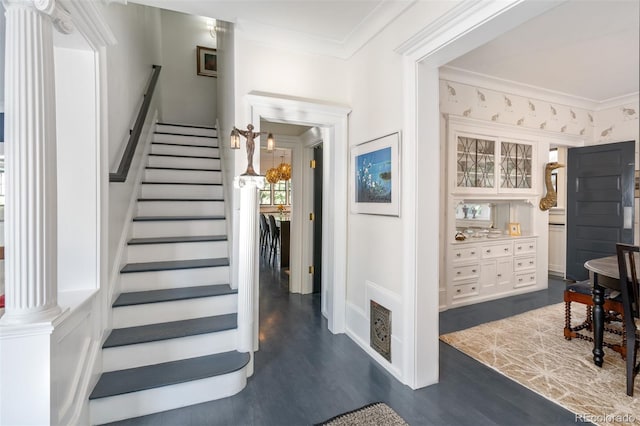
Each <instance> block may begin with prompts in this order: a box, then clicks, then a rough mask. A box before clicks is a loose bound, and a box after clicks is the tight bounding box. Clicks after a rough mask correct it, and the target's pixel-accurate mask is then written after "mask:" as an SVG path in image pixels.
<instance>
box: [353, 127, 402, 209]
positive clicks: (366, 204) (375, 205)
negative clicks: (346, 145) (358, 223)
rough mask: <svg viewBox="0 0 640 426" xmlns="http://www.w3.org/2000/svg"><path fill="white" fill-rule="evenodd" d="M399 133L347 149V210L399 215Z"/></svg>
mask: <svg viewBox="0 0 640 426" xmlns="http://www.w3.org/2000/svg"><path fill="white" fill-rule="evenodd" d="M399 150H400V133H399V132H396V133H392V134H390V135H387V136H383V137H381V138H378V139H374V140H371V141H368V142H365V143H362V144H360V145H356V146H354V147H352V148H351V189H352V196H351V211H352V212H354V213H364V214H379V215H388V216H400V156H399Z"/></svg>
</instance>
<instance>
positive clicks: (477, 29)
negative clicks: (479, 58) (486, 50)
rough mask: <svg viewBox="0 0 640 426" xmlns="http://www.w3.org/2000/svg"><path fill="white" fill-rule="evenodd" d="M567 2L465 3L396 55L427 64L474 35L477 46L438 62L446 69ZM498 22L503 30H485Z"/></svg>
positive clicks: (470, 0)
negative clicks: (472, 52)
mask: <svg viewBox="0 0 640 426" xmlns="http://www.w3.org/2000/svg"><path fill="white" fill-rule="evenodd" d="M564 1H566V0H550V1H531V0H529V1H528V0H511V1H498V0H463V1H462V2H461V3H459V4H458V5H456V6H454V7H453V8H452V9H450V10H448V11H447V12H446V13H445V14H443V15H442V16H440V17H439V18H437V19H436V20H435V21H432V22H431V23H430V24H429V25H427V26H426V27H425V28H423V29H422V30H421V31H419V32H418V33H416V34H415V35H414V36H412V37H410V38H409V39H408V40H406V41H405V42H403V43H402V44H400V45H399V46H398V47H397V48H396V49H395V51H396V52H397V53H399V54H401V55H405V56H408V57H411V58H414V59H416V60H424V59H426V58H429V57H434V56H435V55H436V54H439V55H443V53H442V52H443V51H444V50H445V49H444V48H445V47H447V46H448V45H451V44H452V43H454V42H455V41H456V40H460V39H463V38H464V37H466V36H468V35H469V34H470V33H473V36H474V39H477V43H476V45H475V46H472V45H471V44H468V45H465V50H459V51H458V50H457V49H446V56H443V57H441V58H438V60H436V61H435V62H438V63H440V64H441V65H444V64H446V63H447V62H449V61H451V60H453V59H455V58H457V57H459V56H461V55H463V54H465V53H467V52H468V51H470V50H473V49H475V48H477V47H478V46H480V45H482V44H484V43H486V42H487V41H488V40H491V39H493V38H494V37H496V36H497V35H499V34H502V33H504V32H506V31H508V30H509V29H512V28H514V27H517V26H518V25H520V24H521V23H522V22H525V21H526V20H528V19H531V18H532V17H533V16H536V15H539V14H541V13H544V12H546V11H548V10H549V9H552V8H554V7H556V6H557V5H559V4H561V3H563V2H564ZM494 19H497V20H498V21H499V22H500V25H499V29H498V26H492V27H491V28H490V29H487V28H486V26H485V27H484V28H483V25H484V24H486V23H487V22H489V21H491V20H494ZM458 45H461V44H460V43H458ZM425 52H427V53H425ZM416 55H418V56H419V57H416Z"/></svg>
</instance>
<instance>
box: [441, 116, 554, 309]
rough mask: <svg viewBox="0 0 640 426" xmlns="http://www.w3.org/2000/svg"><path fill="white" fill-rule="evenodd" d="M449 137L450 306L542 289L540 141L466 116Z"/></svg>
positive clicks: (456, 121) (453, 121)
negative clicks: (538, 213) (513, 230)
mask: <svg viewBox="0 0 640 426" xmlns="http://www.w3.org/2000/svg"><path fill="white" fill-rule="evenodd" d="M452 118H453V119H452ZM447 138H448V143H447V165H448V167H447V197H446V198H447V206H448V210H447V212H446V215H447V218H448V219H447V228H446V229H447V235H446V238H445V245H446V252H445V263H446V268H445V271H446V272H445V274H446V278H445V287H446V289H445V291H446V297H445V300H444V301H445V304H446V307H455V306H462V305H468V304H472V303H478V302H481V301H486V300H491V299H497V298H501V297H506V296H510V295H514V294H518V293H524V292H528V291H534V290H537V289H538V288H537V286H538V284H539V283H540V282H541V280H540V279H539V278H538V253H539V250H538V236H537V234H536V232H535V224H534V222H535V221H534V217H535V210H534V209H536V208H537V206H536V205H535V203H536V201H537V196H538V192H539V180H538V179H537V177H536V175H537V174H538V171H539V170H540V169H541V167H542V165H541V164H540V163H539V161H538V158H537V148H538V147H537V145H536V141H535V140H527V139H526V137H523V136H519V135H518V133H517V132H514V131H513V129H511V130H509V129H505V128H504V127H500V126H491V125H488V124H486V123H484V124H482V123H477V122H474V121H473V120H466V119H464V118H462V117H450V118H449V120H448V132H447ZM545 151H546V150H545ZM514 223H517V224H518V225H519V226H518V228H519V230H520V232H521V235H510V234H509V231H508V230H509V225H510V224H514ZM456 236H457V237H458V238H459V239H462V238H464V240H457V239H456ZM545 254H546V253H545ZM545 257H546V256H545Z"/></svg>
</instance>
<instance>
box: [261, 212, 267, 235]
mask: <svg viewBox="0 0 640 426" xmlns="http://www.w3.org/2000/svg"><path fill="white" fill-rule="evenodd" d="M260 231H262V232H269V225H268V224H267V217H266V216H265V215H264V213H260Z"/></svg>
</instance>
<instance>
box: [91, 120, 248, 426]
mask: <svg viewBox="0 0 640 426" xmlns="http://www.w3.org/2000/svg"><path fill="white" fill-rule="evenodd" d="M134 216H135V217H134V218H133V226H132V228H133V231H132V238H131V239H130V240H129V241H128V245H127V262H128V263H127V264H126V265H125V266H124V267H123V268H122V270H121V271H120V283H121V288H122V293H121V294H120V295H119V296H118V298H117V300H116V301H115V302H114V303H113V306H112V310H113V312H112V320H113V323H112V326H113V330H112V331H111V334H110V335H109V336H108V338H107V339H106V341H105V343H104V345H103V347H102V359H103V370H102V371H103V374H102V376H101V377H100V379H99V381H98V383H97V384H96V386H95V388H94V389H93V392H92V393H91V395H90V397H89V399H90V411H91V423H92V424H102V423H107V422H112V421H116V420H122V419H126V418H131V417H137V416H142V415H146V414H150V413H154V412H159V411H165V410H170V409H173V408H179V407H184V406H187V405H192V404H198V403H201V402H206V401H211V400H214V399H219V398H223V397H226V396H230V395H233V394H236V393H238V392H239V391H241V390H242V389H243V388H244V387H245V384H246V377H247V371H246V367H247V364H248V362H249V359H250V356H249V354H248V353H240V352H238V351H236V350H235V349H236V347H237V314H236V313H237V308H238V300H237V291H236V290H235V289H232V288H231V287H230V286H229V275H230V274H229V259H228V249H227V237H226V235H225V234H226V224H225V217H224V200H223V188H222V172H221V169H220V158H219V153H218V148H217V138H216V131H215V129H213V128H204V127H186V126H180V125H170V124H158V125H157V126H156V133H155V134H154V138H153V142H152V145H151V152H150V154H149V157H148V163H147V167H146V170H145V175H144V178H143V182H142V184H141V193H140V197H139V198H138V201H137V214H134Z"/></svg>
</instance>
